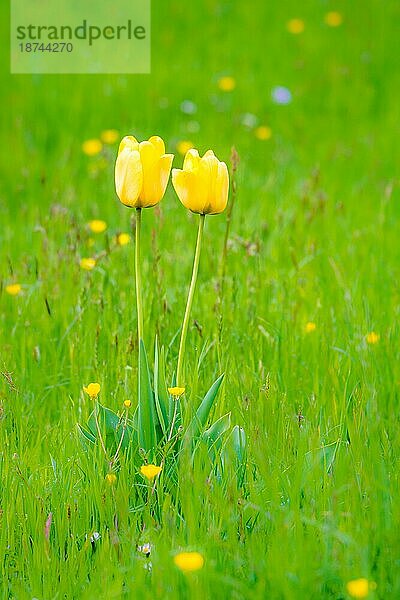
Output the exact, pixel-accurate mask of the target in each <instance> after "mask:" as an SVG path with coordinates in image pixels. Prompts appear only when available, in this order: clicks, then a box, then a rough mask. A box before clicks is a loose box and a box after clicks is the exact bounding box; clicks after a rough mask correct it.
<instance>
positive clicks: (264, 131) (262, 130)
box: [254, 125, 272, 140]
mask: <svg viewBox="0 0 400 600" xmlns="http://www.w3.org/2000/svg"><path fill="white" fill-rule="evenodd" d="M254 135H255V136H256V138H258V139H259V140H269V139H270V138H271V137H272V129H271V128H270V127H267V126H266V125H260V127H257V129H256V130H255V132H254Z"/></svg>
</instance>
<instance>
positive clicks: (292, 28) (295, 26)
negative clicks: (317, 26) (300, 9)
mask: <svg viewBox="0 0 400 600" xmlns="http://www.w3.org/2000/svg"><path fill="white" fill-rule="evenodd" d="M304 28H305V25H304V21H303V20H302V19H290V21H288V22H287V23H286V29H287V30H288V32H289V33H293V34H295V35H297V34H299V33H303V31H304Z"/></svg>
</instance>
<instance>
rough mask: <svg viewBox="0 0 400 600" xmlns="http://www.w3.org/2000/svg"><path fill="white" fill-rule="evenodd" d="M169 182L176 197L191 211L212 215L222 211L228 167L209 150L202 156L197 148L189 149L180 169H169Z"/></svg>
mask: <svg viewBox="0 0 400 600" xmlns="http://www.w3.org/2000/svg"><path fill="white" fill-rule="evenodd" d="M172 183H173V185H174V188H175V191H176V193H177V195H178V198H179V200H180V201H181V202H182V204H183V205H184V206H185V207H186V208H188V209H189V210H191V211H192V212H194V213H199V214H201V215H216V214H218V213H221V212H223V211H224V210H225V207H226V204H227V202H228V191H229V173H228V167H227V166H226V164H225V163H224V162H221V161H219V160H218V158H217V157H216V156H215V155H214V152H213V151H212V150H208V151H207V152H206V153H205V155H204V156H203V157H202V158H201V157H200V156H199V153H198V152H197V150H194V149H192V150H189V151H188V152H187V153H186V156H185V160H184V162H183V169H172Z"/></svg>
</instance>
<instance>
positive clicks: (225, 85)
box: [218, 75, 236, 92]
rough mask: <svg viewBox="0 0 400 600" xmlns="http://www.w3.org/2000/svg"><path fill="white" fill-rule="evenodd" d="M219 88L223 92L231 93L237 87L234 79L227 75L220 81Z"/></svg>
mask: <svg viewBox="0 0 400 600" xmlns="http://www.w3.org/2000/svg"><path fill="white" fill-rule="evenodd" d="M218 87H219V89H220V90H222V91H223V92H231V91H232V90H234V89H235V87H236V81H235V79H234V78H233V77H230V76H229V75H226V76H225V77H221V79H220V80H219V81H218Z"/></svg>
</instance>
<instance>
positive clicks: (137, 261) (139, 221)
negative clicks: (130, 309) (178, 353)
mask: <svg viewBox="0 0 400 600" xmlns="http://www.w3.org/2000/svg"><path fill="white" fill-rule="evenodd" d="M141 226H142V209H141V208H137V209H136V231H135V278H136V307H137V327H138V342H139V346H140V340H142V339H143V306H142V277H141V272H140V229H141Z"/></svg>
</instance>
